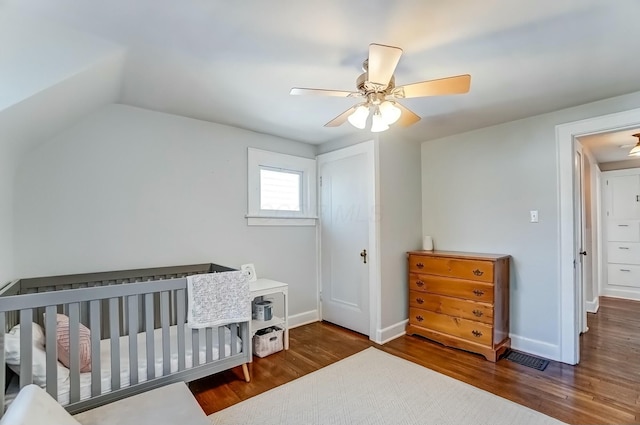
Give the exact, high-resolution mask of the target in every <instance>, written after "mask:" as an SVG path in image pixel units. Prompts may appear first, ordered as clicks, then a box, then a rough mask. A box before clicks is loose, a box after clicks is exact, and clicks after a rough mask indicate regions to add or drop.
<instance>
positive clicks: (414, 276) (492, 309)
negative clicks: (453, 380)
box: [407, 251, 511, 362]
mask: <svg viewBox="0 0 640 425" xmlns="http://www.w3.org/2000/svg"><path fill="white" fill-rule="evenodd" d="M510 258H511V257H510V256H509V255H494V254H474V253H466V252H450V251H411V252H409V253H408V259H409V268H408V269H409V324H408V325H407V334H408V335H421V336H424V337H426V338H429V339H432V340H434V341H438V342H440V343H441V344H444V345H447V346H450V347H455V348H461V349H463V350H467V351H471V352H474V353H478V354H482V355H483V356H484V357H486V358H487V360H490V361H492V362H495V361H496V360H498V358H499V357H500V355H502V354H503V353H504V352H505V351H506V350H507V348H509V347H510V345H511V339H510V338H509V259H510Z"/></svg>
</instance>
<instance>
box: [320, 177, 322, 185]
mask: <svg viewBox="0 0 640 425" xmlns="http://www.w3.org/2000/svg"><path fill="white" fill-rule="evenodd" d="M320 187H322V176H320Z"/></svg>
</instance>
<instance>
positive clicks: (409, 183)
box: [379, 134, 422, 340]
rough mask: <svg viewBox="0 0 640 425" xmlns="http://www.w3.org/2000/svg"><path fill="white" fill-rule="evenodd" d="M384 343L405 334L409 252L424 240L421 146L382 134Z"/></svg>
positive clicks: (381, 223) (381, 217) (380, 153)
mask: <svg viewBox="0 0 640 425" xmlns="http://www.w3.org/2000/svg"><path fill="white" fill-rule="evenodd" d="M379 170H380V215H379V216H380V236H381V237H380V259H381V299H382V317H381V325H382V326H381V327H382V329H385V328H388V327H392V329H393V330H392V329H389V330H388V331H387V332H386V335H383V337H382V340H386V339H388V338H390V337H394V336H397V335H398V333H399V332H404V325H405V323H404V321H405V320H406V319H407V317H408V316H409V311H408V305H407V300H408V299H409V294H408V291H409V290H408V286H409V285H408V277H407V254H406V253H407V251H410V250H414V249H419V248H420V245H421V240H422V236H421V235H422V223H421V200H422V198H421V196H420V144H418V143H415V142H411V141H405V140H402V139H401V138H398V137H394V136H390V135H387V134H382V135H381V137H380V140H379Z"/></svg>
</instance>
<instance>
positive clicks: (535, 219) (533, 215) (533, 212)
mask: <svg viewBox="0 0 640 425" xmlns="http://www.w3.org/2000/svg"><path fill="white" fill-rule="evenodd" d="M529 216H530V218H531V222H532V223H537V222H538V210H531V211H529Z"/></svg>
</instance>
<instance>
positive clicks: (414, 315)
mask: <svg viewBox="0 0 640 425" xmlns="http://www.w3.org/2000/svg"><path fill="white" fill-rule="evenodd" d="M409 323H410V324H412V325H415V326H420V327H423V328H427V329H431V330H434V331H438V332H442V333H444V334H447V335H454V336H457V337H459V338H463V339H466V340H468V341H473V342H476V343H478V344H483V345H491V343H492V332H493V328H492V327H491V326H489V325H487V324H485V323H480V322H475V321H473V320H467V319H461V318H459V317H452V316H448V315H446V314H439V313H434V312H432V311H428V310H423V309H420V308H409Z"/></svg>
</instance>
